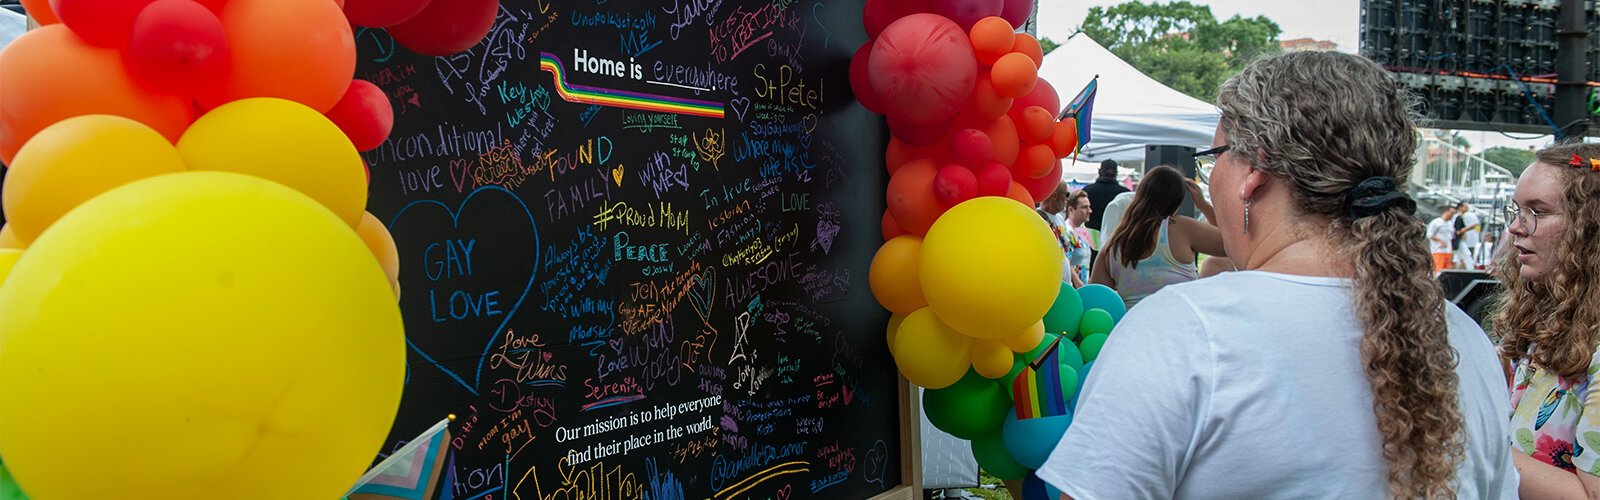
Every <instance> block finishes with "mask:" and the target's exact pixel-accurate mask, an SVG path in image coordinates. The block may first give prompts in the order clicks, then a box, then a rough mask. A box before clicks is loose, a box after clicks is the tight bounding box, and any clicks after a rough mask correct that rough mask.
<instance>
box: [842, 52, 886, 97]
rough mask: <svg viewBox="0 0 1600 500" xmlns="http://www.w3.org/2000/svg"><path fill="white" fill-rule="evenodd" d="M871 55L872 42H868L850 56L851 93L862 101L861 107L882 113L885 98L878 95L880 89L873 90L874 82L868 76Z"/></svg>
mask: <svg viewBox="0 0 1600 500" xmlns="http://www.w3.org/2000/svg"><path fill="white" fill-rule="evenodd" d="M871 57H872V42H867V43H863V44H861V48H858V49H856V55H855V56H852V57H851V58H850V93H852V94H855V96H856V102H859V103H861V107H863V108H867V111H871V112H873V113H877V114H880V115H881V114H883V99H882V98H880V97H878V91H876V90H872V82H871V81H870V80H869V79H868V78H870V77H869V76H867V74H868V73H867V67H868V64H869V63H868V61H869V59H870V58H871Z"/></svg>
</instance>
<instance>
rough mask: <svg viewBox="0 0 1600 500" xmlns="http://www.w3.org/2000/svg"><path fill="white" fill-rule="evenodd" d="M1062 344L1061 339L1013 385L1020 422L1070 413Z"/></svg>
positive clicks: (1053, 343) (1023, 371) (1032, 362)
mask: <svg viewBox="0 0 1600 500" xmlns="http://www.w3.org/2000/svg"><path fill="white" fill-rule="evenodd" d="M1060 345H1061V338H1060V337H1057V338H1056V340H1055V341H1054V342H1051V343H1050V347H1049V348H1047V349H1045V351H1044V354H1041V355H1039V359H1037V360H1033V361H1030V362H1028V363H1027V364H1026V365H1024V366H1023V367H1022V373H1021V374H1019V375H1017V379H1016V380H1015V381H1012V382H1011V400H1012V401H1014V402H1016V406H1017V420H1027V419H1030V418H1039V417H1054V416H1057V415H1066V414H1067V398H1064V397H1062V394H1063V392H1062V390H1061V351H1059V350H1057V349H1056V348H1057V347H1059V346H1060Z"/></svg>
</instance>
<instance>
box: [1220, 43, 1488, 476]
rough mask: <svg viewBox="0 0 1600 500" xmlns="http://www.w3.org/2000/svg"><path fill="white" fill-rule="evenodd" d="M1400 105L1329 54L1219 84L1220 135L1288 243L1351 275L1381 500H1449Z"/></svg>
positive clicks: (1293, 56)
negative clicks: (1275, 201) (1287, 220)
mask: <svg viewBox="0 0 1600 500" xmlns="http://www.w3.org/2000/svg"><path fill="white" fill-rule="evenodd" d="M1413 102H1414V98H1413V97H1412V96H1410V95H1409V94H1408V93H1406V91H1405V90H1404V88H1403V87H1402V86H1401V85H1400V84H1399V83H1398V82H1397V81H1396V80H1395V79H1394V78H1393V76H1391V75H1390V74H1389V73H1388V72H1387V71H1385V70H1384V69H1383V68H1382V67H1381V66H1379V65H1377V64H1376V63H1373V62H1372V61H1370V60H1367V59H1365V58H1362V57H1359V56H1354V55H1349V54H1342V53H1336V52H1296V53H1289V54H1283V55H1279V56H1274V57H1269V58H1266V59H1262V60H1260V61H1257V62H1256V63H1254V64H1252V65H1251V66H1250V67H1248V68H1246V69H1245V70H1244V71H1243V72H1241V73H1240V74H1238V75H1237V76H1234V77H1233V78H1230V79H1229V80H1228V81H1227V82H1225V83H1223V84H1222V87H1221V89H1220V91H1219V93H1218V97H1217V105H1218V107H1220V108H1221V109H1222V120H1221V126H1220V128H1221V130H1222V133H1223V135H1224V137H1226V141H1227V144H1228V145H1229V146H1230V154H1237V155H1238V156H1239V157H1240V158H1243V159H1244V161H1247V162H1249V163H1250V165H1251V167H1253V168H1255V169H1259V170H1263V171H1265V172H1267V173H1268V174H1271V176H1272V177H1273V178H1275V179H1276V180H1277V181H1279V182H1280V183H1282V184H1284V185H1286V186H1287V187H1288V188H1289V191H1290V193H1292V198H1293V200H1294V203H1293V205H1294V206H1293V208H1292V211H1293V212H1294V214H1293V217H1294V218H1295V219H1297V220H1296V221H1295V222H1294V224H1296V225H1297V226H1296V227H1298V228H1299V231H1300V232H1301V234H1303V235H1305V236H1307V237H1311V238H1316V239H1320V240H1321V241H1322V242H1324V243H1326V244H1327V245H1328V246H1330V247H1333V248H1336V250H1335V254H1334V255H1330V256H1329V257H1330V258H1332V259H1333V262H1336V263H1340V265H1343V264H1348V266H1349V270H1350V272H1351V273H1352V274H1353V282H1354V286H1353V288H1354V291H1353V295H1354V297H1353V299H1354V309H1355V312H1356V317H1357V318H1358V319H1359V320H1360V324H1361V326H1362V327H1363V328H1364V329H1365V332H1364V334H1363V336H1362V339H1361V347H1360V348H1361V355H1362V361H1363V364H1364V369H1365V372H1366V375H1367V379H1368V381H1369V383H1370V384H1371V387H1372V394H1373V399H1374V402H1375V403H1376V405H1375V408H1374V411H1375V412H1376V414H1377V415H1376V416H1377V422H1378V432H1379V434H1380V436H1381V437H1382V438H1383V456H1384V458H1385V459H1386V460H1387V462H1388V465H1389V471H1388V487H1389V493H1390V495H1391V496H1395V497H1403V498H1437V497H1452V496H1454V485H1453V483H1452V480H1453V478H1454V476H1455V469H1456V465H1457V464H1459V463H1460V461H1461V460H1462V457H1463V448H1462V435H1461V431H1462V417H1461V411H1460V406H1459V404H1458V401H1457V399H1458V397H1457V385H1458V384H1457V377H1456V373H1455V364H1456V359H1455V350H1454V349H1453V348H1451V346H1450V342H1449V331H1448V327H1447V324H1446V322H1445V317H1444V296H1443V292H1441V291H1440V289H1439V286H1438V284H1437V283H1435V282H1434V281H1433V276H1432V272H1431V264H1430V257H1429V255H1428V249H1427V246H1426V241H1427V238H1426V237H1425V236H1424V234H1423V233H1424V229H1425V226H1424V225H1423V223H1422V221H1420V220H1418V219H1417V218H1415V217H1413V216H1412V213H1413V211H1414V210H1415V204H1414V203H1413V202H1411V200H1410V199H1409V198H1407V197H1406V196H1405V194H1404V190H1405V188H1406V181H1407V179H1408V178H1409V177H1410V175H1411V166H1412V155H1413V154H1414V152H1415V148H1416V131H1415V130H1414V127H1415V122H1414V118H1413V117H1414V112H1413V110H1412V103H1413Z"/></svg>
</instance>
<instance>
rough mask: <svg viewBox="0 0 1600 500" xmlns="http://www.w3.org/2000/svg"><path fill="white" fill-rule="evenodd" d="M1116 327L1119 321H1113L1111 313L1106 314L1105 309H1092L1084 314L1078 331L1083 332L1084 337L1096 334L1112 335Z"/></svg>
mask: <svg viewBox="0 0 1600 500" xmlns="http://www.w3.org/2000/svg"><path fill="white" fill-rule="evenodd" d="M1116 325H1117V320H1116V319H1113V318H1112V317H1111V313H1109V312H1106V310H1105V309H1090V310H1087V311H1084V312H1083V320H1082V321H1081V322H1080V324H1079V326H1078V330H1080V331H1082V332H1083V336H1084V337H1088V336H1090V335H1094V334H1096V333H1105V334H1109V333H1111V328H1112V327H1114V326H1116Z"/></svg>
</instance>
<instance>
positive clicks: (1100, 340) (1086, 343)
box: [1078, 333, 1106, 362]
mask: <svg viewBox="0 0 1600 500" xmlns="http://www.w3.org/2000/svg"><path fill="white" fill-rule="evenodd" d="M1105 345H1106V334H1104V333H1096V334H1094V335H1090V336H1087V337H1084V338H1083V342H1082V343H1080V344H1078V350H1081V351H1083V360H1084V361H1086V362H1087V361H1094V360H1095V358H1098V357H1100V349H1101V348H1102V347H1105Z"/></svg>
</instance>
